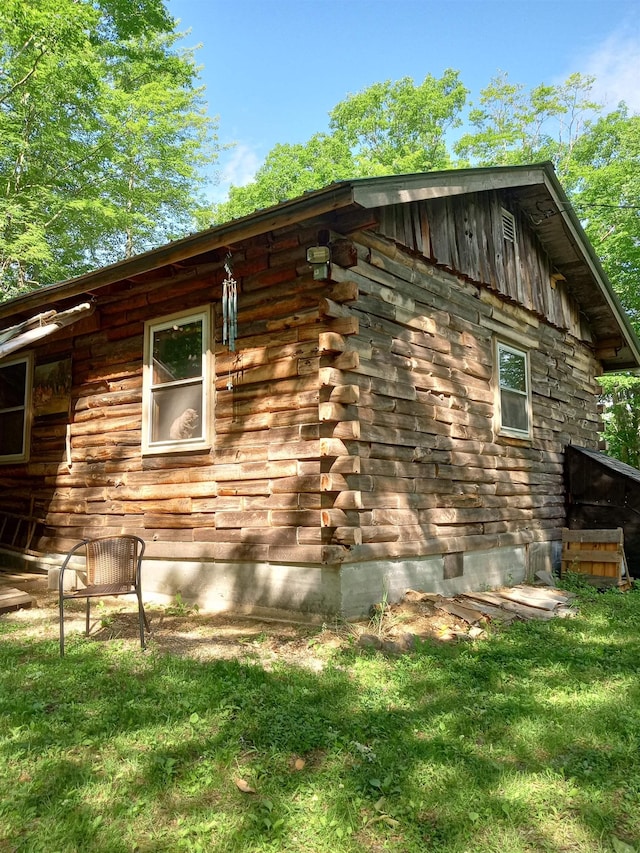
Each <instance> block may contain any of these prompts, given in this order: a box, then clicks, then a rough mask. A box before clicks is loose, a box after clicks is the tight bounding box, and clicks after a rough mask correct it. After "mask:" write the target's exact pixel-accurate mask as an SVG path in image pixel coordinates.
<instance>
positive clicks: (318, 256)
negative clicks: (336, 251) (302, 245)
mask: <svg viewBox="0 0 640 853" xmlns="http://www.w3.org/2000/svg"><path fill="white" fill-rule="evenodd" d="M307 263H308V264H311V266H312V267H313V277H314V279H316V280H317V281H323V280H324V279H327V278H329V264H330V263H331V249H330V248H329V247H328V246H309V248H308V249H307Z"/></svg>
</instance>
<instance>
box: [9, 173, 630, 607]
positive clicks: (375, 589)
mask: <svg viewBox="0 0 640 853" xmlns="http://www.w3.org/2000/svg"><path fill="white" fill-rule="evenodd" d="M639 365H640V344H639V343H638V341H637V339H636V338H635V336H634V333H633V332H632V330H631V327H630V325H629V323H628V320H627V319H626V317H625V316H624V312H623V310H622V308H621V307H620V304H619V303H618V300H617V299H616V297H615V296H614V294H613V292H612V290H611V287H610V285H609V283H608V282H607V279H606V277H605V275H604V273H603V271H602V268H601V266H600V264H599V262H598V259H597V257H596V256H595V253H594V251H593V249H592V247H591V246H590V245H589V243H588V240H587V238H586V236H585V234H584V232H583V230H582V228H581V226H580V224H579V222H578V220H577V218H576V216H575V214H574V212H573V211H572V209H571V207H570V205H569V203H568V201H567V198H566V196H565V194H564V192H563V190H562V188H561V186H560V184H559V182H558V180H557V178H556V176H555V174H554V172H553V168H552V166H551V165H550V164H540V165H532V166H518V167H500V168H478V169H466V170H456V171H447V172H434V173H427V174H417V175H407V176H394V177H388V178H371V179H369V178H367V179H359V180H353V181H344V182H340V183H336V184H333V185H331V186H329V187H328V188H326V189H323V190H320V191H317V192H311V193H308V194H306V195H304V196H302V197H300V198H298V199H295V200H293V201H289V202H285V203H283V204H280V205H278V206H276V207H273V208H270V209H268V210H262V211H259V212H256V213H255V214H252V215H250V216H247V217H244V218H242V219H238V220H234V221H232V222H229V223H226V224H224V225H220V226H216V227H214V228H211V229H209V230H207V231H204V232H201V233H198V234H195V235H192V236H189V237H186V238H184V239H180V240H178V241H175V242H172V243H170V244H168V245H165V246H162V247H160V248H157V249H154V250H152V251H149V252H146V253H144V254H141V255H137V256H135V257H133V258H130V259H128V260H125V261H122V262H120V263H116V264H113V265H111V266H109V267H106V268H104V269H99V270H96V271H94V272H91V273H88V274H86V275H83V276H81V277H79V278H75V279H72V280H70V281H66V282H63V283H60V284H55V285H51V286H48V287H44V288H42V289H40V290H37V291H35V292H33V293H30V294H28V295H25V296H20V297H18V298H16V299H13V300H11V301H8V302H6V303H4V304H2V305H0V463H1V464H0V556H2V559H3V561H4V563H5V565H6V564H12V565H22V566H27V567H28V566H31V567H34V568H50V569H55V567H56V566H58V565H59V562H60V555H62V554H63V553H64V552H66V551H67V549H68V548H69V547H70V546H71V545H73V544H75V543H76V542H77V541H78V540H79V539H81V538H84V537H90V536H97V535H106V534H110V533H121V532H126V533H135V534H138V535H140V536H141V537H142V538H143V539H144V540H145V542H146V543H147V552H146V556H145V562H144V570H143V585H144V589H145V593H146V594H149V595H152V594H155V595H164V596H169V597H170V596H173V595H175V594H176V593H177V592H180V593H181V595H182V596H183V598H184V599H185V600H188V601H197V602H198V603H199V604H200V605H201V606H204V607H206V608H208V609H211V610H230V611H235V612H254V613H261V614H263V615H267V614H272V615H283V614H294V613H295V614H307V615H309V616H312V615H317V616H326V615H328V614H341V615H343V616H344V617H347V618H349V617H357V616H360V615H362V614H365V613H366V612H367V611H368V609H369V607H370V606H371V605H372V604H373V603H374V602H377V601H380V600H381V599H382V598H383V596H386V597H387V599H388V600H394V599H397V598H398V597H399V596H401V595H402V594H403V593H404V591H405V590H406V589H407V588H408V587H413V588H419V589H422V590H432V591H442V592H444V593H454V592H457V591H460V590H463V589H469V588H476V589H479V588H483V587H484V588H486V587H491V586H496V585H499V584H503V583H511V582H518V581H520V580H522V579H523V578H524V577H525V576H526V575H527V573H528V572H531V571H533V570H535V569H539V568H547V569H548V568H550V567H551V566H552V565H554V564H555V563H557V561H558V560H559V550H560V541H561V529H562V527H563V526H564V525H565V524H566V521H567V519H566V508H565V484H564V479H563V463H564V453H565V448H566V447H567V446H568V445H570V444H576V445H580V446H584V447H587V448H596V447H597V446H598V441H599V430H600V426H601V424H600V417H599V413H598V392H599V386H598V376H599V375H600V374H601V373H602V372H603V371H614V370H619V369H627V368H635V367H638V366H639Z"/></svg>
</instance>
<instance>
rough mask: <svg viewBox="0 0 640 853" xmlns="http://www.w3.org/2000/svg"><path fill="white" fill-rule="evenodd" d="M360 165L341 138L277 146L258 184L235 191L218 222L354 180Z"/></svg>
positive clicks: (319, 135)
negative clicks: (311, 191) (336, 182)
mask: <svg viewBox="0 0 640 853" xmlns="http://www.w3.org/2000/svg"><path fill="white" fill-rule="evenodd" d="M355 173H356V164H355V161H354V159H353V156H352V153H351V150H350V148H349V146H348V144H347V143H346V140H345V139H344V137H343V136H342V135H341V134H332V135H329V134H326V133H317V134H315V135H314V136H312V137H311V139H310V140H309V141H308V142H307V143H305V144H304V145H276V146H275V147H274V148H272V149H271V151H270V152H269V154H268V155H267V158H266V160H265V162H264V164H263V165H262V166H261V167H260V168H259V169H258V171H257V173H256V177H255V180H253V181H252V182H251V183H249V184H247V185H246V186H243V187H231V189H230V191H229V199H228V201H226V202H224V203H222V204H220V205H218V206H217V208H216V211H215V219H216V221H218V222H225V221H227V220H229V219H235V218H237V217H239V216H244V215H246V214H248V213H251V212H253V211H254V210H261V209H262V208H265V207H270V206H271V205H274V204H279V203H280V202H283V201H286V200H287V199H289V198H294V197H295V196H297V195H301V194H302V193H304V192H308V191H309V190H315V189H320V188H321V187H324V186H327V185H328V184H331V183H333V182H334V181H339V180H346V179H348V178H352V177H353V176H354V174H355Z"/></svg>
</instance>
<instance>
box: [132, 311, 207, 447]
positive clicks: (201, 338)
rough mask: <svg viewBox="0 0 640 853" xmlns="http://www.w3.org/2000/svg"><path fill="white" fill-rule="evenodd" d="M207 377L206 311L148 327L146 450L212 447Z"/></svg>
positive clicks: (146, 332)
mask: <svg viewBox="0 0 640 853" xmlns="http://www.w3.org/2000/svg"><path fill="white" fill-rule="evenodd" d="M209 377H210V370H209V312H208V310H207V309H204V310H202V311H198V312H195V313H190V314H180V315H174V316H172V317H168V318H165V319H164V320H162V321H159V322H154V323H148V324H147V326H146V329H145V365H144V392H143V425H142V426H143V444H142V446H143V451H145V452H147V453H152V452H153V453H156V452H164V451H176V450H193V449H200V448H204V447H207V446H208V444H209V435H208V429H209V417H208V412H209V383H210V378H209Z"/></svg>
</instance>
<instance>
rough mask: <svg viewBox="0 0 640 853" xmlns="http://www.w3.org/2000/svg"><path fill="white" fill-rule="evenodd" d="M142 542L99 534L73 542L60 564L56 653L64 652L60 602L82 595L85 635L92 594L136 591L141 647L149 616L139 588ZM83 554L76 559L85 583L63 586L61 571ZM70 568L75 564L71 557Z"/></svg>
mask: <svg viewBox="0 0 640 853" xmlns="http://www.w3.org/2000/svg"><path fill="white" fill-rule="evenodd" d="M144 548H145V543H144V541H143V540H142V539H140V538H139V537H138V536H103V537H100V538H98V539H84V540H83V541H82V542H79V543H78V544H77V545H75V546H74V547H73V548H72V549H71V550H70V551H69V553H68V554H67V556H66V557H65V560H64V562H63V564H62V567H61V568H60V578H59V606H60V657H63V656H64V602H65V601H69V600H71V599H78V598H84V599H86V603H87V604H86V611H87V613H86V633H87V636H88V635H89V607H90V601H91V599H92V598H104V597H106V596H111V595H114V596H117V595H136V596H137V598H138V617H139V621H140V645H141V646H142V648H143V649H144V648H145V639H144V629H145V628H146V629H147V631H150V630H151V629H150V627H149V620H148V619H147V614H146V613H145V612H144V607H143V606H142V588H141V583H140V576H141V568H142V556H143V554H144ZM83 556H84V563H82V562H80V563H79V566H78V568H79V569H80V571H86V576H87V577H86V586H84V587H83V588H80V589H74V590H71V591H69V590H67V591H65V588H64V573H65V570H66V569H67V568H68V567H69V568H71V566H70V563H71V561H72V560H74V558H76V559H80V558H82V557H83ZM73 568H76V561H75V560H74V565H73Z"/></svg>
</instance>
